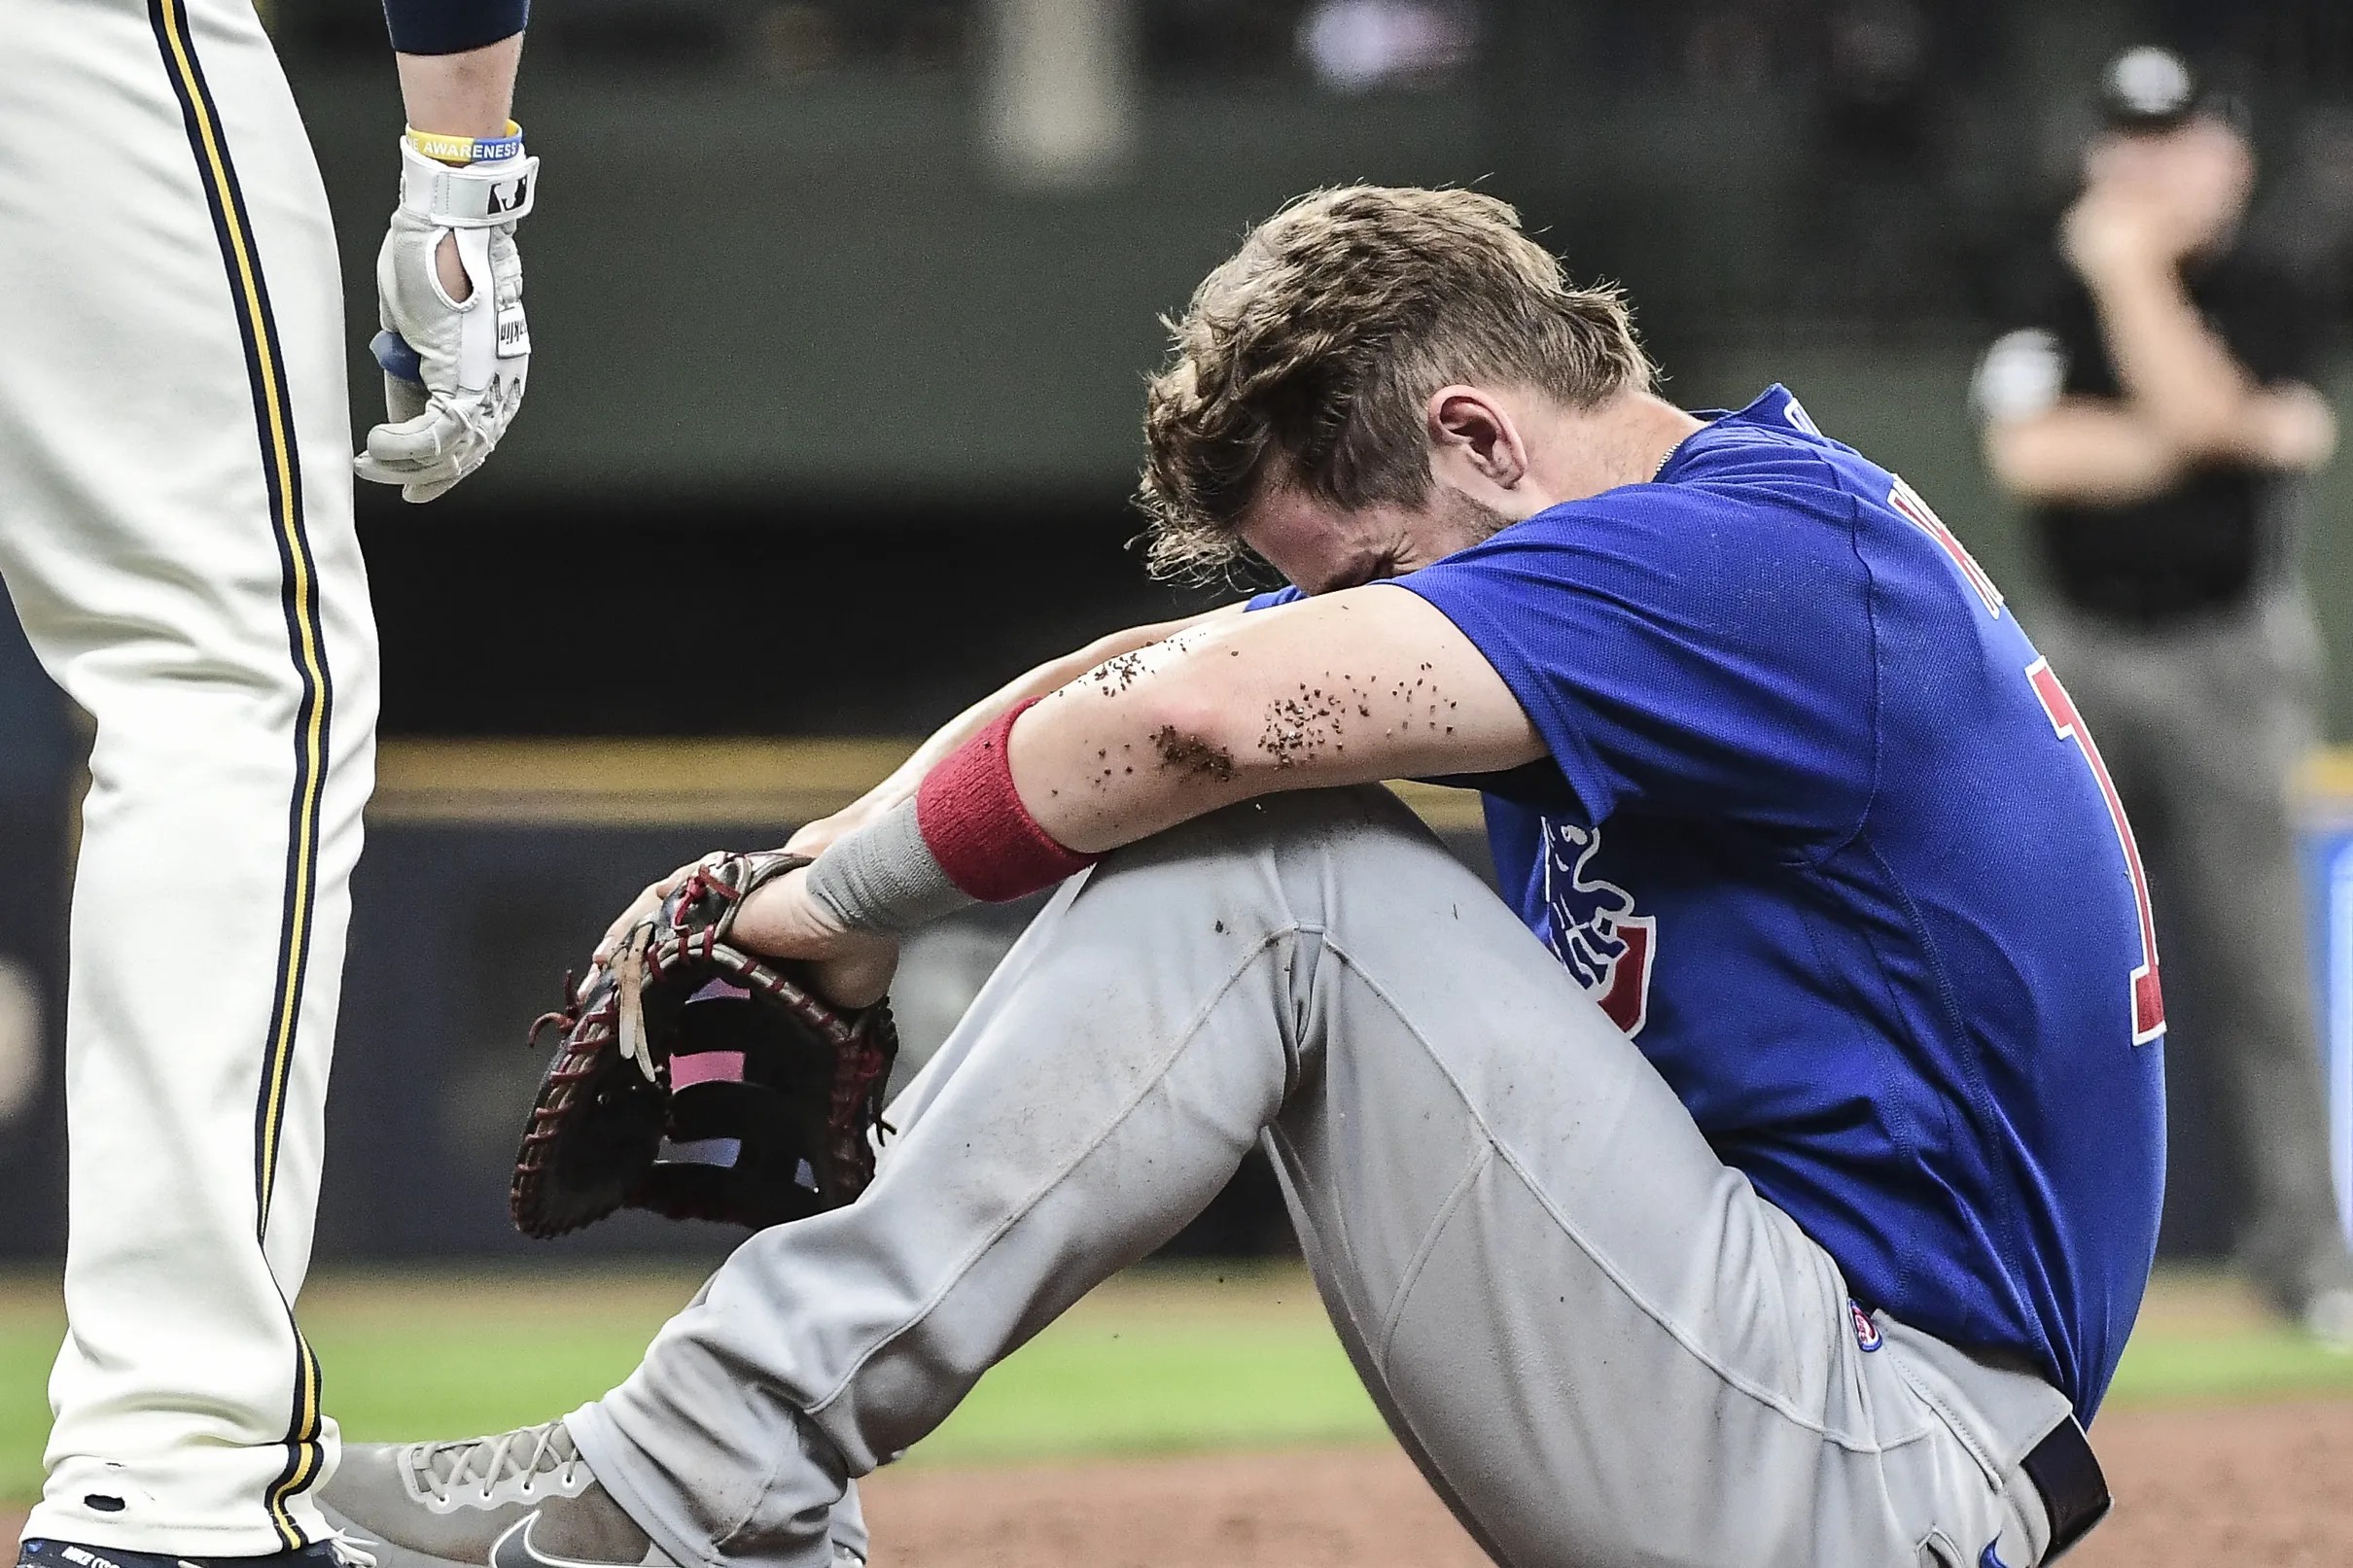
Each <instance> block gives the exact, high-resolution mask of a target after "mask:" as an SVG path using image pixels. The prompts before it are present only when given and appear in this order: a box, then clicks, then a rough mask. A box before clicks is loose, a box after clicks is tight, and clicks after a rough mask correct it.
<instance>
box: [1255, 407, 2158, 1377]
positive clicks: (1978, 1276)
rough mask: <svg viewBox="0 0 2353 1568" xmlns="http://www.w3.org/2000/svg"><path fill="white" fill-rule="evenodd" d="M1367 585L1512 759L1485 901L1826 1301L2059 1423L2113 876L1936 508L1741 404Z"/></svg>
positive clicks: (2106, 1248)
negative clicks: (1606, 479) (2022, 1364)
mask: <svg viewBox="0 0 2353 1568" xmlns="http://www.w3.org/2000/svg"><path fill="white" fill-rule="evenodd" d="M1394 585H1395V586H1396V587H1399V588H1403V589H1406V590H1409V591H1411V592H1413V593H1416V594H1419V595H1421V596H1422V598H1423V599H1424V600H1426V601H1428V602H1429V603H1430V604H1431V605H1433V606H1435V607H1436V608H1437V609H1438V610H1441V611H1442V612H1443V613H1445V614H1446V616H1447V617H1448V618H1449V619H1450V620H1452V621H1453V622H1454V623H1455V624H1456V625H1457V627H1459V628H1460V629H1461V631H1462V632H1463V633H1464V635H1466V636H1467V637H1468V638H1469V639H1470V640H1471V641H1472V642H1473V643H1474V644H1475V645H1477V646H1478V647H1479V649H1480V651H1481V652H1482V653H1483V654H1485V655H1486V657H1487V659H1488V661H1489V662H1490V663H1491V664H1493V666H1494V668H1495V670H1496V671H1497V673H1498V674H1500V675H1501V677H1502V678H1503V679H1504V681H1505V683H1506V684H1508V685H1509V686H1510V687H1511V689H1512V691H1513V693H1514V694H1515V695H1516V696H1517V697H1518V698H1519V700H1520V703H1521V705H1522V707H1524V708H1525V709H1526V710H1527V712H1528V716H1529V718H1530V719H1531V720H1533V722H1534V724H1535V727H1536V729H1537V731H1538V733H1540V734H1541V735H1542V736H1543V738H1544V741H1545V745H1546V748H1547V749H1548V750H1549V752H1550V753H1551V754H1550V758H1549V760H1547V761H1544V762H1541V763H1538V764H1535V765H1533V766H1531V767H1528V768H1524V769H1520V770H1517V771H1515V772H1514V773H1511V774H1508V775H1500V776H1493V777H1490V778H1487V779H1483V780H1480V781H1477V782H1478V783H1479V784H1481V786H1482V787H1483V788H1484V789H1485V790H1486V794H1487V799H1486V813H1487V821H1488V832H1489V839H1490V843H1491V845H1492V847H1493V853H1494V859H1495V865H1496V869H1497V872H1498V874H1499V877H1500V881H1501V885H1502V889H1503V891H1504V894H1505V896H1506V897H1507V898H1509V899H1510V900H1511V901H1512V902H1513V904H1514V905H1515V906H1516V907H1517V908H1518V910H1519V912H1520V914H1521V916H1522V918H1523V919H1525V920H1526V922H1527V923H1528V925H1529V927H1530V928H1532V929H1533V930H1534V931H1535V932H1536V934H1537V935H1538V936H1539V937H1540V938H1542V939H1543V941H1544V942H1545V943H1546V944H1547V945H1548V946H1549V947H1550V948H1551V949H1552V951H1553V953H1554V954H1555V955H1556V956H1557V957H1558V958H1560V960H1561V962H1563V964H1565V965H1566V966H1567V967H1568V968H1569V970H1570V971H1571V972H1572V973H1573V974H1575V975H1576V976H1577V978H1578V979H1579V980H1580V981H1581V982H1583V984H1584V985H1585V987H1586V989H1587V990H1588V991H1589V992H1590V993H1593V994H1594V995H1595V996H1596V998H1597V999H1598V1001H1599V1002H1600V1004H1601V1006H1602V1008H1603V1009H1604V1010H1605V1011H1606V1012H1607V1013H1608V1014H1609V1015H1610V1017H1611V1018H1612V1019H1613V1020H1614V1021H1615V1022H1616V1023H1617V1024H1618V1025H1619V1027H1620V1028H1624V1029H1625V1030H1627V1032H1628V1033H1629V1034H1630V1035H1631V1036H1632V1037H1633V1041H1634V1043H1635V1044H1636V1045H1637V1046H1638V1047H1639V1048H1640V1049H1641V1051H1642V1052H1643V1054H1644V1055H1645V1056H1646V1057H1647V1058H1648V1059H1649V1060H1650V1062H1651V1063H1653V1064H1654V1065H1655V1066H1656V1067H1657V1068H1658V1070H1659V1072H1660V1074H1661V1075H1662V1076H1663V1077H1665V1079H1666V1080H1667V1082H1668V1084H1669V1085H1671V1086H1672V1088H1673V1089H1674V1091H1675V1093H1676V1095H1677V1096H1678V1097H1679V1098H1681V1099H1682V1101H1683V1103H1684V1105H1685V1106H1687V1107H1688V1108H1689V1109H1690V1111H1691V1114H1692V1116H1693V1118H1694V1119H1695V1120H1696V1121H1697V1123H1698V1124H1699V1127H1700V1130H1701V1132H1703V1133H1704V1134H1705V1136H1706V1137H1707V1139H1708V1141H1709V1143H1710V1144H1711V1145H1712V1146H1713V1147H1714V1149H1715V1150H1716V1152H1717V1154H1718V1155H1719V1156H1720V1157H1721V1158H1722V1159H1723V1160H1724V1161H1725V1163H1726V1164H1727V1165H1729V1166H1732V1167H1735V1168H1737V1169H1738V1170H1740V1171H1741V1172H1743V1173H1744V1174H1745V1175H1746V1176H1747V1177H1748V1179H1749V1180H1750V1181H1751V1182H1752V1183H1753V1184H1754V1185H1755V1187H1756V1189H1757V1191H1758V1192H1759V1193H1761V1194H1763V1195H1764V1196H1765V1197H1766V1198H1767V1199H1769V1200H1771V1201H1772V1202H1774V1203H1775V1204H1777V1205H1779V1206H1780V1207H1781V1208H1782V1209H1783V1210H1784V1211H1785V1212H1787V1213H1788V1214H1789V1215H1790V1216H1791V1217H1792V1218H1793V1219H1795V1220H1796V1221H1797V1222H1798V1224H1799V1225H1801V1226H1802V1227H1803V1228H1804V1229H1805V1230H1806V1232H1807V1234H1808V1235H1809V1236H1810V1237H1813V1239H1814V1240H1815V1241H1816V1242H1818V1243H1819V1244H1820V1245H1821V1246H1822V1247H1823V1248H1824V1250H1825V1251H1827V1252H1828V1253H1829V1254H1830V1256H1831V1257H1832V1258H1833V1259H1834V1260H1836V1261H1837V1263H1838V1265H1839V1267H1840V1269H1841V1270H1842V1272H1844V1276H1845V1279H1846V1283H1847V1287H1848V1289H1849V1290H1850V1291H1851V1292H1852V1294H1853V1295H1854V1296H1855V1297H1856V1298H1857V1300H1859V1301H1860V1302H1862V1303H1864V1304H1865V1305H1866V1306H1869V1307H1884V1308H1885V1309H1886V1310H1888V1311H1889V1312H1891V1313H1893V1314H1894V1315H1895V1316H1897V1317H1898V1318H1900V1319H1902V1320H1904V1321H1905V1322H1908V1323H1911V1324H1914V1325H1915V1326H1916V1327H1919V1328H1921V1329H1924V1330H1926V1331H1928V1332H1929V1333H1932V1334H1935V1335H1937V1336H1938V1337H1940V1338H1942V1339H1944V1340H1946V1341H1947V1342H1950V1343H1953V1344H1958V1345H1963V1346H1968V1347H1976V1348H1985V1349H1994V1350H2001V1351H2009V1352H2012V1353H2015V1354H2018V1355H2021V1356H2023V1357H2025V1358H2027V1359H2028V1360H2029V1361H2030V1362H2031V1363H2032V1364H2033V1365H2035V1366H2037V1367H2038V1368H2040V1369H2041V1370H2042V1372H2043V1374H2044V1375H2045V1376H2048V1377H2049V1378H2050V1379H2051V1380H2052V1381H2053V1383H2054V1384H2055V1385H2056V1386H2057V1387H2058V1388H2059V1389H2061V1390H2062V1391H2063V1392H2065V1393H2066V1395H2067V1396H2068V1397H2069V1398H2070V1399H2071V1400H2072V1401H2073V1402H2074V1404H2075V1407H2076V1410H2077V1411H2078V1412H2079V1413H2080V1414H2081V1415H2082V1416H2083V1417H2084V1418H2085V1419H2086V1420H2089V1419H2090V1416H2091V1414H2092V1413H2093V1411H2095V1410H2096V1409H2097V1407H2098V1404H2099V1401H2100V1397H2101V1395H2102V1394H2103V1392H2104V1391H2105V1390H2106V1388H2107V1385H2108V1381H2109V1378H2110V1377H2111V1376H2113V1374H2114V1372H2115V1369H2116V1363H2117V1358H2118V1356H2119V1355H2120V1353H2121V1352H2122V1351H2123V1349H2124V1345H2125V1337H2126V1335H2127V1333H2128V1332H2129V1331H2130V1328H2131V1325H2132V1320H2133V1316H2134V1314H2135V1312H2136V1311H2137V1310H2138V1308H2139V1305H2140V1299H2141V1293H2142V1291H2143V1289H2144V1287H2145V1286H2146V1284H2147V1281H2148V1276H2149V1269H2150V1264H2151V1261H2152V1258H2153V1256H2154V1253H2155V1249H2156V1241H2157V1225H2158V1212H2159V1207H2160V1197H2161V1190H2162V1185H2163V1168H2164V1127H2163V1065H2162V1058H2161V1043H2160V1042H2161V1036H2162V1033H2163V1029H2164V1015H2163V1004H2162V1000H2161V997H2160V991H2159V983H2158V961H2157V953H2156V946H2155V939H2154V936H2153V933H2152V928H2151V924H2150V919H2149V910H2148V898H2147V891H2146V883H2145V880H2144V878H2143V877H2142V875H2141V871H2140V865H2139V856H2138V852H2137V850H2136V849H2135V848H2134V847H2133V844H2132V838H2131V832H2130V828H2129V826H2128V825H2127V824H2126V822H2125V817H2124V814H2123V811H2122V809H2121V807H2120V806H2119V805H2118V803H2117V800H2116V794H2115V790H2114V788H2113V786H2112V785H2111V784H2110V783H2109V780H2108V777H2107V772H2106V769H2105V768H2104V767H2103V766H2102V764H2101V763H2100V760H2099V756H2098V752H2097V750H2096V749H2095V748H2094V747H2093V745H2092V742H2091V737H2090V735H2089V734H2087V733H2086V732H2085V730H2084V727H2083V725H2082V723H2081V722H2080V721H2079V720H2078V719H2077V717H2076V715H2075V712H2074V708H2073V705H2072V704H2071V703H2070V702H2069V701H2068V699H2067V696H2066V691H2065V688H2064V687H2063V686H2062V685H2061V684H2060V683H2059V681H2058V679H2057V678H2056V677H2055V676H2054V674H2053V673H2052V672H2051V670H2050V668H2049V667H2048V665H2047V664H2046V663H2045V662H2044V661H2043V660H2042V659H2041V658H2040V657H2039V656H2038V655H2037V653H2036V652H2035V649H2034V645H2032V644H2031V643H2030V642H2028V640H2027V638H2026V635H2025V634H2024V633H2023V632H2022V631H2021V630H2020V629H2019V625H2018V622H2017V619H2016V617H2015V616H2014V615H2013V613H2012V612H2011V610H2010V609H2009V607H2008V606H2007V605H2006V604H2005V602H2004V601H2003V599H2002V596H2001V594H2000V593H1999V592H1998V591H1997V590H1996V589H1995V587H1994V585H1993V584H1992V583H1991V582H1990V581H1989V580H1987V578H1986V577H1985V575H1984V573H1983V572H1982V571H1980V570H1979V568H1978V566H1977V564H1976V562H1975V561H1974V560H1973V559H1971V557H1970V556H1969V554H1968V552H1967V551H1966V550H1965V549H1964V548H1963V547H1962V546H1961V544H1960V543H1959V541H1958V540H1955V539H1954V538H1953V536H1952V535H1951V533H1950V532H1949V530H1948V529H1947V528H1946V526H1945V525H1944V523H1943V522H1941V521H1940V520H1939V519H1938V517H1937V515H1936V513H1935V512H1934V511H1933V510H1931V509H1930V508H1929V506H1928V505H1926V504H1925V503H1924V502H1923V501H1921V500H1920V498H1919V497H1918V496H1917V495H1915V494H1914V492H1913V491H1912V490H1911V489H1910V488H1909V487H1908V486H1906V485H1905V484H1904V483H1903V482H1902V481H1901V480H1900V479H1898V478H1896V477H1895V476H1894V475H1893V474H1891V473H1889V472H1888V471H1887V470H1884V469H1881V468H1879V466H1877V465H1876V464H1873V463H1871V462H1870V461H1868V460H1867V459H1865V458H1864V457H1862V456H1861V455H1860V454H1858V453H1856V452H1855V451H1854V450H1852V449H1851V448H1849V447H1846V446H1844V445H1842V444H1840V443H1839V442H1837V441H1834V440H1830V439H1828V438H1826V437H1825V436H1822V435H1821V434H1820V433H1819V432H1818V431H1816V430H1815V429H1814V427H1813V425H1812V423H1811V421H1810V420H1809V419H1808V417H1807V416H1806V413H1805V411H1804V409H1803V408H1802V407H1800V405H1799V404H1798V403H1797V401H1795V400H1794V399H1793V398H1792V397H1791V396H1790V395H1789V394H1788V393H1787V392H1786V391H1785V390H1783V389H1782V388H1780V387H1777V386H1776V387H1774V388H1773V389H1771V390H1770V391H1768V392H1767V393H1766V394H1765V395H1764V396H1763V397H1761V398H1759V399H1758V400H1757V401H1755V402H1753V403H1751V404H1750V405H1749V406H1748V407H1746V408H1743V409H1741V410H1739V411H1738V412H1737V413H1727V414H1720V415H1717V416H1716V417H1714V418H1713V420H1712V422H1711V423H1710V424H1708V425H1707V427H1706V428H1705V429H1703V430H1702V431H1700V432H1698V433H1696V434H1694V435H1693V436H1691V437H1690V438H1689V439H1687V440H1686V441H1684V442H1683V444H1682V445H1681V446H1680V447H1678V448H1677V449H1676V450H1675V452H1674V453H1673V454H1672V455H1671V456H1670V457H1669V458H1668V462H1667V465H1666V467H1665V468H1663V469H1662V470H1660V472H1659V474H1658V476H1657V478H1656V479H1655V480H1653V481H1652V482H1650V483H1648V484H1636V485H1628V486H1624V487H1622V488H1620V489H1616V490H1611V491H1608V492H1605V493H1603V494H1601V495H1598V496H1594V497H1591V498H1588V499H1586V500H1583V501H1576V502H1571V503H1568V504H1566V505H1560V506H1555V507H1553V508H1551V509H1550V510H1548V511H1545V512H1542V513H1540V514H1539V515H1537V516H1535V517H1532V518H1530V519H1528V521H1526V522H1523V523H1519V524H1516V525H1514V526H1512V527H1509V528H1506V529H1505V530H1503V531H1502V532H1501V533H1498V534H1496V535H1495V536H1494V537H1493V538H1492V539H1490V540H1486V541H1485V542H1483V543H1480V544H1478V545H1475V546H1473V547H1472V548H1469V549H1466V550H1462V551H1459V552H1457V554H1455V555H1452V556H1449V557H1447V558H1445V559H1444V560H1441V561H1438V562H1435V563H1433V564H1432V565H1430V566H1428V567H1426V568H1424V569H1423V570H1422V571H1420V572H1417V573H1415V574H1413V575H1410V576H1406V577H1402V578H1399V579H1396V581H1395V584H1394ZM1286 597H1287V595H1286Z"/></svg>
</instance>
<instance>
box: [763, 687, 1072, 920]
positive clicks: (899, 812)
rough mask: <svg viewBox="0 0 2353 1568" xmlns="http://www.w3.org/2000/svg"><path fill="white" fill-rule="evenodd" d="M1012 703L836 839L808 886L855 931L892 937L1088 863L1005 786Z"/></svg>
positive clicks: (1020, 707) (1009, 780)
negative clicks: (915, 783)
mask: <svg viewBox="0 0 2353 1568" xmlns="http://www.w3.org/2000/svg"><path fill="white" fill-rule="evenodd" d="M1036 701H1037V699H1036V698H1035V697H1033V698H1031V699H1029V700H1028V701H1026V702H1021V703H1017V704H1015V705H1014V706H1013V707H1012V708H1010V709H1008V710H1007V711H1006V712H1005V713H1004V714H1001V715H1000V716H999V717H998V719H997V721H996V722H995V723H993V724H991V725H990V726H989V727H988V728H987V729H985V730H982V731H981V732H980V733H979V734H978V735H975V736H973V737H972V738H971V739H970V740H969V741H966V743H965V744H964V745H963V746H961V747H959V748H958V749H956V750H955V751H953V752H951V753H950V754H949V755H948V756H947V757H945V758H943V759H942V760H941V762H940V764H939V765H938V766H937V767H935V768H933V769H932V770H931V773H930V774H928V775H926V776H925V779H924V782H923V785H922V787H921V788H920V789H918V790H917V791H916V794H915V798H914V799H913V800H910V801H905V802H902V803H901V804H899V805H897V806H895V807H893V808H892V809H891V810H890V811H887V812H885V813H883V814H882V815H881V816H880V817H878V818H877V819H874V820H873V821H871V822H869V823H867V824H866V825H865V826H863V827H860V828H859V829H858V830H857V831H855V832H852V833H849V834H846V835H845V836H843V837H842V838H841V839H839V840H838V841H836V842H835V843H834V844H833V845H832V846H831V847H830V848H828V849H827V850H826V851H825V854H821V855H819V856H818V858H817V863H816V864H815V865H814V866H812V867H810V870H809V880H808V891H809V894H810V896H811V897H812V898H813V899H815V900H817V901H818V902H820V903H822V904H824V905H825V908H826V909H828V910H829V911H831V912H832V913H833V914H834V915H835V916H837V917H838V918H839V919H840V920H841V921H842V922H843V923H844V924H845V925H847V926H848V927H849V928H851V929H853V930H860V931H870V932H877V933H882V934H887V935H898V934H902V933H904V932H906V931H910V930H913V929H914V928H915V927H917V926H919V925H923V924H926V923H930V922H931V921H934V920H937V919H939V918H940V917H941V916H943V915H946V914H950V913H953V912H954V911H955V910H958V909H961V908H963V907H965V906H966V905H967V904H972V903H1002V902H1005V901H1007V900H1009V899H1014V898H1021V897H1024V896H1026V895H1028V894H1030V893H1033V892H1037V891H1040V890H1042V889H1047V888H1050V887H1052V886H1053V885H1054V884H1056V883H1058V882H1060V881H1062V880H1063V879H1064V878H1066V877H1070V876H1072V875H1074V874H1076V873H1077V872H1079V871H1082V870H1084V869H1085V868H1086V867H1088V866H1090V865H1093V864H1094V863H1095V861H1096V860H1097V859H1099V858H1100V856H1098V855H1093V854H1082V853H1080V852H1078V851H1076V850H1072V849H1071V848H1070V847H1069V846H1068V845H1066V844H1064V843H1062V842H1061V841H1060V840H1058V839H1056V838H1055V837H1054V836H1053V835H1052V834H1050V833H1048V832H1047V831H1046V830H1045V828H1044V827H1043V826H1041V825H1040V824H1039V823H1038V821H1037V819H1036V818H1035V817H1033V816H1032V815H1031V814H1030V810H1029V808H1028V807H1027V806H1025V805H1024V804H1023V803H1022V799H1021V794H1020V791H1018V790H1017V789H1015V788H1014V786H1013V769H1012V763H1011V756H1010V749H1011V740H1012V732H1013V724H1014V722H1015V720H1017V719H1019V718H1020V717H1021V715H1022V714H1023V713H1025V712H1026V711H1027V710H1028V709H1029V708H1030V707H1031V706H1032V705H1033V704H1035V703H1036Z"/></svg>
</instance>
